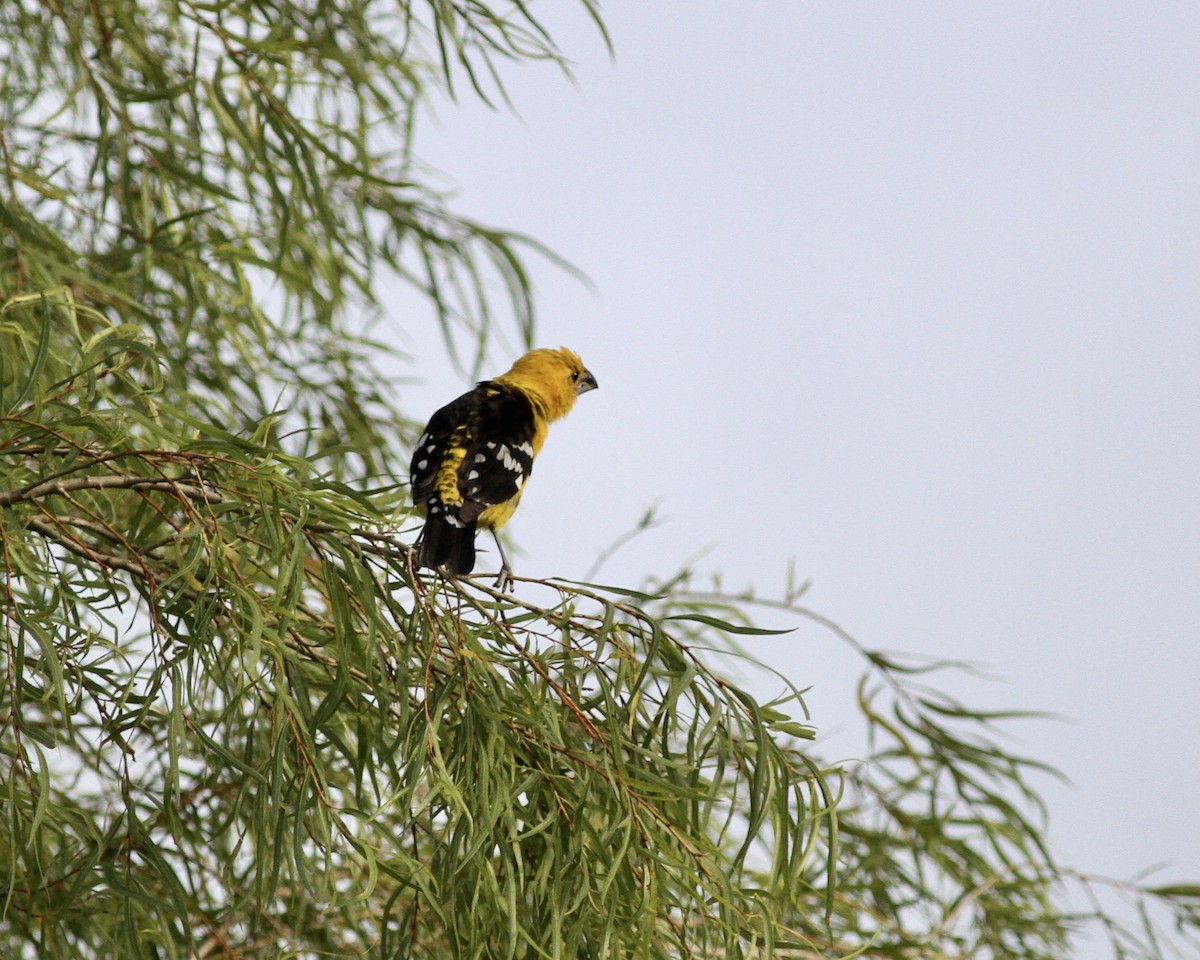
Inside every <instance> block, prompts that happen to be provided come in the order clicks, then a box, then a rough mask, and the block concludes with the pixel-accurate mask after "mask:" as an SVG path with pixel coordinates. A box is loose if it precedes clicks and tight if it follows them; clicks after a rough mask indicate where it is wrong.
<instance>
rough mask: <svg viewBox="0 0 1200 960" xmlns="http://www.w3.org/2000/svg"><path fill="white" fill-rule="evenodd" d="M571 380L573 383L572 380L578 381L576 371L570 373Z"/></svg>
mask: <svg viewBox="0 0 1200 960" xmlns="http://www.w3.org/2000/svg"><path fill="white" fill-rule="evenodd" d="M571 379H572V380H573V381H574V380H578V379H579V371H578V370H572V371H571Z"/></svg>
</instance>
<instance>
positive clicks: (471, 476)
mask: <svg viewBox="0 0 1200 960" xmlns="http://www.w3.org/2000/svg"><path fill="white" fill-rule="evenodd" d="M467 479H468V480H478V479H479V471H478V470H472V471H471V472H470V473H468V474H467Z"/></svg>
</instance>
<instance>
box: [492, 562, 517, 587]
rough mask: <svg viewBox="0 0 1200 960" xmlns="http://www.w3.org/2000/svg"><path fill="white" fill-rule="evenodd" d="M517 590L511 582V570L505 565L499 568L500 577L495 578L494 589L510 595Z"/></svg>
mask: <svg viewBox="0 0 1200 960" xmlns="http://www.w3.org/2000/svg"><path fill="white" fill-rule="evenodd" d="M516 588H517V585H516V584H515V583H513V582H512V570H510V569H509V568H508V566H507V565H505V566H503V567H501V568H500V576H498V577H497V578H496V586H495V589H497V590H499V591H500V592H501V593H504V592H505V591H507V592H509V593H512V592H513V591H514V590H515V589H516Z"/></svg>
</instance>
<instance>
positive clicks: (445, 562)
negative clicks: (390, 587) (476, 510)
mask: <svg viewBox="0 0 1200 960" xmlns="http://www.w3.org/2000/svg"><path fill="white" fill-rule="evenodd" d="M417 566H418V567H428V568H429V569H431V570H432V569H434V568H435V567H445V569H446V572H447V573H449V574H451V575H452V576H455V577H457V576H461V575H463V574H468V573H470V572H471V571H472V570H473V569H475V521H474V520H472V521H471V522H470V523H463V522H462V521H458V522H457V524H456V523H452V522H451V521H449V520H447V519H446V517H445V515H444V514H443V513H441V512H440V511H438V512H437V513H434V512H433V511H432V510H430V512H429V515H428V516H427V517H426V518H425V529H424V530H422V531H421V536H420V537H419V538H418V540H417Z"/></svg>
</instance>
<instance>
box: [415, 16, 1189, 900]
mask: <svg viewBox="0 0 1200 960" xmlns="http://www.w3.org/2000/svg"><path fill="white" fill-rule="evenodd" d="M551 6H554V7H555V8H556V10H547V12H548V13H555V16H556V17H557V16H561V17H563V19H561V20H557V19H556V20H552V21H551V24H552V32H553V33H554V34H555V36H556V37H557V39H558V40H559V41H560V44H561V46H562V47H563V49H564V50H565V52H566V53H567V54H568V56H570V57H571V58H572V59H574V60H575V61H576V64H577V66H576V76H577V78H578V87H572V86H571V85H570V84H569V83H567V82H565V81H564V80H563V79H562V78H561V76H560V75H559V74H557V73H556V72H555V71H554V70H553V69H552V68H550V67H545V68H520V69H517V70H513V71H510V72H509V73H508V75H507V76H508V78H509V81H510V87H509V89H510V93H511V96H512V98H513V100H514V101H515V103H516V106H517V109H518V110H519V111H520V115H521V116H520V119H517V118H514V117H513V116H512V114H510V113H507V112H504V111H500V112H489V111H488V110H487V109H486V108H484V107H481V106H479V105H477V104H476V103H474V102H473V101H472V100H471V99H470V98H469V96H464V100H463V103H461V104H460V105H458V106H457V107H452V106H449V105H445V104H443V105H440V106H439V107H438V120H437V122H436V123H427V124H426V125H425V126H424V128H423V129H422V130H420V131H419V132H418V140H417V143H418V153H419V154H420V156H421V157H422V158H424V159H425V160H426V161H427V162H428V163H430V164H431V165H432V166H434V167H436V168H438V169H439V170H441V171H444V173H445V174H446V177H447V182H448V183H449V184H452V185H454V186H455V187H456V189H457V193H458V197H457V200H456V206H457V207H458V209H459V210H461V211H462V212H464V213H466V214H468V215H470V216H472V217H476V218H478V219H482V220H485V221H489V222H493V223H496V224H500V225H505V226H509V227H512V228H515V229H518V230H521V231H523V232H526V233H529V234H531V235H532V236H534V237H536V238H538V239H539V240H541V241H544V242H546V243H547V244H548V245H549V246H550V247H552V248H553V249H555V250H556V251H558V252H559V253H561V254H562V255H564V256H565V257H567V258H568V259H569V260H571V261H573V262H574V263H576V264H577V265H579V266H580V267H581V268H582V269H583V270H584V271H586V272H587V273H588V274H589V275H590V277H591V278H592V279H593V281H594V282H595V284H596V287H597V289H598V293H591V292H589V291H587V290H586V289H584V288H583V287H581V286H580V285H579V284H578V283H576V282H575V281H573V280H571V279H570V278H569V277H567V276H565V275H563V274H561V273H559V272H557V271H556V270H555V269H554V268H552V267H550V266H539V267H538V268H537V269H536V272H535V276H536V281H537V285H538V289H539V304H540V310H541V317H542V326H541V331H542V333H541V336H540V338H539V340H540V342H541V343H542V344H543V345H551V346H554V345H558V344H560V343H562V344H566V345H568V346H570V347H572V348H574V349H576V350H577V351H579V352H580V353H581V354H582V355H583V357H584V359H585V361H586V362H587V363H588V365H589V366H590V367H591V369H592V370H593V371H594V372H595V374H596V376H597V377H598V379H599V382H600V387H601V388H600V390H599V392H597V393H594V394H589V395H588V396H587V397H585V398H584V399H583V401H582V402H581V403H580V404H579V406H578V407H577V408H576V411H575V412H574V413H573V414H572V416H571V418H570V419H569V420H567V421H566V422H565V423H563V424H561V425H558V426H556V427H555V429H554V431H553V433H552V436H551V438H550V441H549V443H548V444H547V447H546V451H545V453H544V454H543V457H542V458H541V459H540V460H539V462H538V469H537V475H536V477H535V479H534V481H533V483H532V485H531V489H530V492H529V495H528V496H527V498H526V501H525V503H524V504H523V506H522V510H521V512H520V513H519V514H518V516H517V519H516V520H515V521H514V522H513V524H512V527H511V531H512V534H513V536H514V538H515V540H516V542H517V543H518V544H519V545H520V547H521V548H522V549H523V550H524V551H525V556H523V557H521V558H520V559H518V560H517V561H516V563H517V566H518V572H520V573H524V574H527V575H542V576H552V575H561V576H567V577H578V576H580V575H582V574H583V572H584V571H585V570H586V569H587V567H588V566H589V564H590V563H591V561H592V559H593V558H594V556H595V554H596V552H597V551H598V550H599V549H600V548H601V547H603V546H604V545H605V544H607V543H608V542H609V541H611V540H612V539H613V538H614V537H615V536H617V535H618V534H619V533H621V532H622V531H623V530H625V529H626V528H628V527H629V526H630V525H631V524H632V523H633V522H634V521H635V520H636V518H637V517H638V516H639V514H640V513H641V512H642V510H643V509H644V508H645V507H646V506H647V505H649V504H651V503H653V502H659V503H660V504H661V514H662V516H663V518H664V519H665V520H666V522H665V523H664V524H663V525H662V526H661V527H659V528H658V529H656V530H654V531H652V532H650V533H648V534H646V535H645V536H643V537H642V538H640V539H639V540H637V541H636V542H635V544H634V545H632V546H631V547H629V548H628V549H627V550H626V551H624V552H622V553H621V554H619V555H618V556H617V557H615V558H614V559H613V560H612V562H611V563H610V564H609V566H608V567H607V568H606V569H605V571H604V574H603V576H602V579H604V580H606V581H609V582H616V581H624V582H630V583H632V582H637V581H638V580H640V578H641V576H642V574H644V573H646V572H659V573H662V572H666V571H668V570H670V569H673V568H674V567H675V566H676V565H678V563H679V562H681V561H682V560H683V559H685V558H686V557H688V556H690V555H692V554H693V553H694V552H696V551H697V550H700V549H702V548H705V547H711V548H712V549H711V552H709V553H708V554H707V555H706V556H705V557H704V558H703V559H701V560H700V561H699V563H698V567H699V569H700V570H704V571H723V572H724V574H725V577H726V581H727V583H728V584H729V585H731V586H733V587H740V586H743V585H745V584H748V583H753V584H755V585H756V586H757V587H759V588H761V589H762V590H763V591H764V592H767V593H770V592H772V591H773V590H778V588H779V585H780V584H781V583H782V582H783V578H784V573H785V570H786V567H787V564H788V562H789V560H790V559H792V558H794V560H795V565H796V570H797V573H798V575H799V576H800V577H801V578H802V579H811V580H812V581H813V586H812V589H811V591H810V593H809V595H808V600H809V603H810V605H811V606H812V607H814V608H815V609H817V610H818V611H820V612H821V613H823V614H825V615H827V616H829V617H831V618H833V619H835V620H837V621H839V622H840V623H841V624H842V625H843V626H845V627H846V628H847V629H849V630H850V631H851V632H852V633H854V634H855V635H856V636H857V637H858V638H859V639H860V640H861V641H862V642H863V643H864V644H866V645H868V646H872V647H884V648H891V649H901V650H908V651H913V652H916V653H920V654H926V655H931V656H938V657H955V658H964V659H969V660H974V661H979V662H981V663H984V664H986V665H988V666H989V667H991V668H992V669H993V670H994V672H995V673H996V674H998V675H999V676H1001V677H1003V678H1005V679H1004V681H1003V682H1001V683H998V684H979V683H967V682H963V683H961V684H959V685H958V686H957V688H956V689H958V690H959V691H960V692H961V693H962V694H963V695H964V696H966V697H968V698H970V699H972V700H973V701H974V702H979V703H981V704H985V705H989V706H1010V707H1020V708H1026V709H1044V710H1050V711H1055V712H1058V713H1061V714H1063V715H1065V716H1066V717H1068V718H1071V722H1069V723H1058V724H1056V723H1051V722H1042V721H1038V722H1026V723H1024V724H1022V725H1019V726H1015V727H1014V728H1013V729H1014V732H1015V733H1017V734H1018V735H1019V738H1018V740H1017V741H1016V742H1015V744H1014V745H1015V746H1016V747H1018V748H1019V749H1021V750H1023V751H1025V752H1027V753H1030V754H1032V755H1034V756H1036V757H1038V758H1039V759H1042V760H1045V761H1048V762H1050V763H1053V764H1056V765H1058V766H1059V767H1061V768H1062V769H1063V770H1064V771H1065V772H1066V773H1067V774H1068V775H1069V776H1070V777H1071V779H1072V780H1073V781H1074V785H1073V786H1072V787H1071V788H1064V787H1059V786H1057V785H1055V784H1054V783H1052V782H1046V783H1045V784H1044V787H1045V789H1046V791H1047V795H1048V796H1049V797H1050V799H1051V803H1052V828H1051V835H1052V838H1053V841H1054V847H1055V849H1056V850H1057V852H1058V853H1059V855H1060V856H1061V857H1062V858H1063V859H1064V860H1065V861H1067V862H1069V863H1072V864H1074V865H1076V866H1078V867H1080V868H1082V869H1084V870H1092V871H1099V872H1104V873H1109V874H1113V875H1116V876H1119V877H1128V876H1131V875H1132V874H1134V873H1135V872H1136V871H1138V870H1140V869H1141V868H1143V867H1146V866H1149V865H1151V864H1154V863H1157V862H1160V861H1173V862H1174V864H1175V866H1173V867H1170V868H1168V869H1167V870H1165V871H1164V872H1163V873H1161V874H1159V875H1157V876H1159V877H1160V878H1161V879H1162V881H1163V882H1165V881H1166V880H1169V879H1182V878H1188V877H1191V878H1200V829H1198V828H1200V802H1198V801H1197V799H1196V798H1197V796H1200V773H1198V772H1197V769H1198V767H1200V763H1198V758H1200V707H1197V684H1198V679H1200V643H1198V642H1197V641H1198V639H1200V427H1198V421H1200V322H1198V321H1200V316H1198V313H1200V175H1198V174H1197V170H1198V169H1200V6H1198V5H1197V4H1195V3H1183V2H1180V3H1156V2H1139V3H1136V4H1135V3H1112V2H1088V3H1061V2H1060V3H1055V4H1049V5H1047V4H1012V3H1004V4H1000V3H978V2H976V3H968V4H963V3H905V4H899V3H888V4H884V3H865V4H846V3H843V2H837V3H795V2H773V3H766V2H764V3H755V4H738V5H731V4H726V5H715V4H713V5H690V4H641V3H620V4H615V3H614V4H612V5H611V7H610V8H609V9H607V11H606V19H607V22H608V25H609V27H610V30H611V33H612V37H613V42H614V46H615V49H616V58H615V61H610V59H609V58H608V55H607V53H606V52H605V50H604V47H603V45H602V43H601V41H600V39H599V37H598V36H597V35H596V33H595V31H594V30H593V29H591V27H590V26H589V24H588V22H587V20H586V18H585V17H584V16H583V15H582V14H581V13H580V12H579V11H578V10H576V9H575V8H574V7H573V6H572V5H569V4H561V3H560V4H557V5H551ZM406 326H408V329H409V330H410V331H411V330H412V329H413V327H412V325H411V324H406ZM429 329H430V330H432V327H430V328H429ZM405 346H406V348H407V349H409V350H412V351H414V352H416V353H417V355H418V357H419V358H420V363H419V365H418V372H419V373H420V374H421V375H422V376H425V377H426V378H427V381H428V382H427V383H425V384H424V385H421V386H419V387H417V388H413V389H408V388H406V400H407V401H408V403H409V404H410V406H411V408H412V409H413V410H414V413H415V412H418V411H427V412H432V411H433V409H435V408H436V407H437V406H439V405H440V404H441V403H444V402H445V401H447V400H449V399H450V398H451V397H452V396H453V395H455V394H456V393H457V392H458V391H459V390H460V389H461V388H463V387H465V383H464V382H463V381H462V379H461V378H453V377H450V375H449V374H448V373H447V372H446V367H445V365H444V363H443V362H442V361H441V360H440V358H439V350H438V346H437V343H436V340H435V339H434V337H433V335H432V334H431V335H430V337H429V339H428V341H427V342H422V341H420V340H419V339H410V340H409V341H407V342H406V344H405ZM511 358H512V351H509V352H505V351H503V350H502V351H500V352H499V353H498V354H497V356H496V359H495V362H494V363H493V364H491V365H490V367H489V369H488V370H487V371H486V372H487V373H489V374H494V373H498V372H500V371H501V369H502V368H503V367H504V366H505V365H506V364H507V362H508V360H510V359H511ZM403 373H405V374H411V373H412V371H411V370H408V369H405V370H404V371H403ZM448 377H449V381H448V379H447V378H448ZM581 514H582V522H581V520H580V517H581ZM568 532H569V533H568ZM752 646H753V649H754V652H756V653H757V654H758V655H760V656H761V657H762V658H764V659H765V660H767V661H769V662H770V663H771V664H773V665H774V666H776V667H777V668H779V669H780V670H782V671H783V672H784V673H786V674H787V675H788V676H790V677H791V678H792V679H793V680H794V681H795V682H796V683H797V684H798V685H800V686H807V685H810V684H812V685H814V689H813V692H812V694H811V696H810V704H811V705H812V707H813V708H814V714H815V715H814V721H815V722H816V723H817V725H818V726H819V727H820V728H821V729H822V731H824V732H825V733H826V734H827V735H828V736H829V737H830V739H828V740H827V749H829V750H830V751H831V752H839V751H840V752H842V753H843V754H845V753H853V752H854V751H855V749H856V748H855V743H854V738H853V737H852V736H850V735H849V731H847V730H846V727H847V722H848V720H847V718H848V717H849V715H850V714H849V709H850V708H849V701H848V699H847V698H848V697H849V695H850V690H851V684H852V682H853V680H854V678H855V676H856V674H857V671H858V665H857V664H855V663H854V662H853V661H852V660H850V659H848V658H847V657H846V656H845V654H844V653H843V651H841V650H839V649H838V647H837V645H836V642H835V641H834V640H833V639H832V638H829V637H827V636H825V635H823V634H821V633H820V632H818V631H815V630H802V631H801V632H800V633H799V634H797V635H793V636H791V637H787V638H782V639H768V640H763V641H760V642H758V643H756V644H753V645H752ZM770 692H774V691H770ZM838 731H842V732H841V733H840V734H839V732H838Z"/></svg>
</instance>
